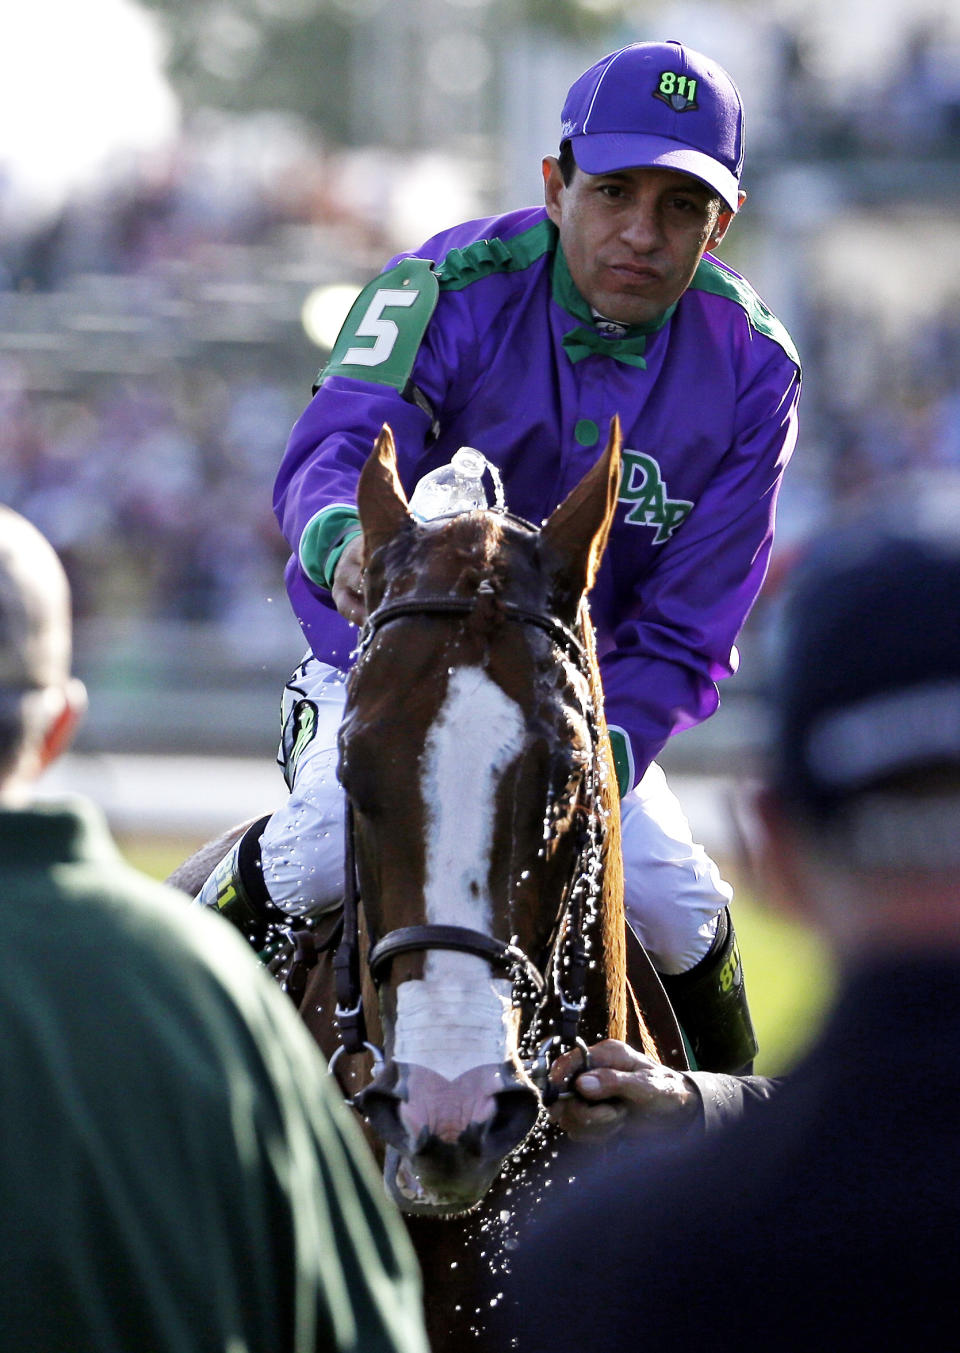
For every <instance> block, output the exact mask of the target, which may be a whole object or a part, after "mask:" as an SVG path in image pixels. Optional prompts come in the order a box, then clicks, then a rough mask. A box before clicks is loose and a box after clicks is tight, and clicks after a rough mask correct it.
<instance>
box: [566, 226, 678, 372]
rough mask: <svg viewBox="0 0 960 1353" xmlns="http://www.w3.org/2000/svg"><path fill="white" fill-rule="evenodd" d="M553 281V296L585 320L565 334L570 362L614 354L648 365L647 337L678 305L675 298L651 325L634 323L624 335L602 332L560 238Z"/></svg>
mask: <svg viewBox="0 0 960 1353" xmlns="http://www.w3.org/2000/svg"><path fill="white" fill-rule="evenodd" d="M552 282H553V299H554V300H555V301H556V302H557V304H558V305H559V306H561V307H562V308H563V309H564V310H566V312H567V314H568V315H572V316H573V317H574V319H578V320H581V321H583V322H582V323H581V324H579V325H578V326H577V327H576V328H575V329H570V330H569V331H568V332H567V333H565V334H564V335H563V339H562V342H563V347H564V351H565V352H566V354H567V356H568V357H569V358H570V360H571V362H582V361H583V359H584V358H585V357H593V356H600V357H612V358H613V359H614V361H616V362H625V363H627V365H628V366H636V367H640V368H644V367H646V365H647V362H646V358H645V357H644V353H645V352H646V348H647V339H648V337H649V336H650V334H655V333H656V332H657V330H658V329H662V328H663V326H664V325H665V324H666V322H667V320H668V319H669V318H670V316H671V315H672V314H673V312H674V310H676V308H677V303H676V301H674V303H673V305H671V306H669V307H668V309H666V310H665V311H664V312H663V314H662V315H660V316H659V317H658V318H657V319H655V320H651V321H650V323H649V324H631V325H629V326H628V327H627V328H626V329H625V330H624V331H623V333H622V334H605V333H603V332H601V331H600V330H599V329H597V328H596V327H595V324H596V320H595V318H594V316H593V313H592V312H591V310H590V307H589V306H588V305H587V303H586V301H585V300H584V299H583V297H582V296H581V295H580V293H579V291H578V290H577V288H576V286H575V285H574V282H573V278H572V277H571V276H570V269H569V268H568V267H567V260H566V258H565V257H564V254H563V248H562V246H561V245H560V242H559V240H558V241H557V249H556V253H555V254H554V256H553V272H552Z"/></svg>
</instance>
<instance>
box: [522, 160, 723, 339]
mask: <svg viewBox="0 0 960 1353" xmlns="http://www.w3.org/2000/svg"><path fill="white" fill-rule="evenodd" d="M543 178H544V185H545V199H546V206H547V214H548V215H549V217H550V219H551V221H553V223H554V224H555V225H556V226H557V228H558V230H559V231H560V242H561V244H562V245H563V252H564V255H565V256H566V260H567V265H568V267H569V269H570V275H571V276H572V278H573V281H574V283H575V284H576V287H577V290H578V291H579V292H580V295H581V296H582V297H583V298H584V300H585V301H587V302H588V304H590V305H592V306H593V308H594V309H595V310H597V311H599V313H600V314H601V315H603V316H604V317H605V318H607V319H613V320H618V321H619V322H620V323H621V324H647V323H650V322H651V321H653V320H656V319H658V318H659V317H660V315H662V314H663V312H664V311H665V310H666V309H667V308H668V306H671V305H672V304H673V303H674V301H676V300H678V299H679V298H680V296H681V295H682V294H683V292H684V291H686V289H687V287H688V286H689V285H690V282H691V280H692V278H693V274H694V272H695V271H696V268H697V264H698V263H699V262H700V259H701V258H702V256H703V253H704V250H705V249H712V248H715V247H716V245H718V244H719V243H720V241H721V240H722V239H723V236H724V234H725V233H726V229H727V226H728V225H729V224H730V222H731V220H732V219H733V212H732V211H730V210H729V208H727V207H725V206H724V205H723V203H722V202H720V201H719V199H718V198H717V197H716V195H715V194H713V193H712V192H711V190H710V189H709V188H708V187H707V186H706V184H704V183H701V182H700V180H699V179H695V178H692V177H691V176H690V175H689V174H682V173H680V172H679V171H677V170H675V169H621V170H618V171H617V172H616V173H611V174H585V173H583V172H582V171H581V170H580V169H575V170H574V174H573V178H572V179H571V181H570V183H569V184H564V182H563V177H562V175H561V173H560V166H559V163H558V162H557V160H556V159H555V158H554V157H553V156H549V157H548V158H547V159H545V160H544V162H543ZM741 200H742V195H741Z"/></svg>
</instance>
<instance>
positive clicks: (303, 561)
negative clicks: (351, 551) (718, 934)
mask: <svg viewBox="0 0 960 1353" xmlns="http://www.w3.org/2000/svg"><path fill="white" fill-rule="evenodd" d="M360 532H361V527H360V518H359V517H358V515H357V509H356V508H355V507H346V506H341V505H340V504H334V505H332V506H331V507H324V508H321V510H320V511H319V512H318V513H316V515H315V516H313V517H311V518H310V520H309V521H308V522H307V524H306V526H305V527H304V528H303V533H302V535H301V536H300V548H299V550H298V551H297V556H298V558H299V560H300V567H301V568H302V569H303V571H304V573H305V574H306V575H307V577H308V578H309V579H310V581H311V582H313V583H316V584H317V586H318V587H326V588H327V589H330V588H331V587H332V586H333V575H334V572H335V570H336V567H337V564H338V563H339V562H340V556H341V554H343V552H344V550H345V549H346V548H347V546H348V545H349V544H350V542H351V540H353V538H354V536H358V535H360Z"/></svg>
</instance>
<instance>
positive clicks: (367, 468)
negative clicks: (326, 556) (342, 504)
mask: <svg viewBox="0 0 960 1353" xmlns="http://www.w3.org/2000/svg"><path fill="white" fill-rule="evenodd" d="M357 511H358V512H359V513H360V525H361V526H362V527H363V545H364V556H365V558H366V560H367V561H368V562H369V560H370V558H371V556H372V555H373V553H374V552H375V551H376V550H378V549H379V548H380V546H381V545H385V544H386V543H387V541H388V540H390V539H392V538H393V536H395V535H396V533H397V531H399V530H400V528H401V527H402V526H404V525H405V524H406V523H408V522H409V521H410V513H409V510H408V508H407V495H406V494H405V493H404V491H403V485H402V484H401V483H400V477H399V475H398V474H397V448H396V445H395V443H394V440H393V432H392V431H391V429H390V427H389V425H388V424H387V423H384V425H383V427H382V428H381V430H380V435H379V436H378V438H377V440H376V441H375V442H374V445H373V450H372V451H371V453H370V455H369V456H368V457H367V462H366V464H365V465H364V467H363V469H362V470H361V472H360V480H359V482H358V484H357Z"/></svg>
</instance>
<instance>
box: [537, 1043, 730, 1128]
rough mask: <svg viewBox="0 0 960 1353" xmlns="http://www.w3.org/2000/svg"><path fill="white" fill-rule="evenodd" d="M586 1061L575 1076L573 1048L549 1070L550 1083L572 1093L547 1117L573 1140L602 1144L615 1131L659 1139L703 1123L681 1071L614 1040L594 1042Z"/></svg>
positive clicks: (579, 1058)
mask: <svg viewBox="0 0 960 1353" xmlns="http://www.w3.org/2000/svg"><path fill="white" fill-rule="evenodd" d="M590 1063H591V1065H590V1069H589V1070H588V1071H583V1072H580V1074H579V1075H578V1074H577V1073H578V1071H579V1070H580V1068H581V1067H582V1065H583V1054H582V1053H581V1052H580V1050H579V1048H574V1049H572V1050H571V1051H570V1052H565V1053H564V1054H563V1056H562V1057H558V1058H557V1060H556V1062H555V1063H554V1065H553V1066H552V1068H551V1070H550V1079H551V1080H552V1081H558V1082H560V1083H566V1088H569V1089H573V1090H574V1092H575V1093H574V1095H573V1096H572V1098H570V1099H560V1100H557V1101H556V1103H554V1104H553V1105H551V1107H550V1116H551V1118H553V1120H554V1122H555V1123H557V1124H558V1125H559V1126H560V1127H561V1128H562V1129H563V1131H564V1132H565V1133H567V1135H568V1136H569V1137H572V1138H573V1140H574V1141H579V1142H589V1141H603V1140H605V1139H606V1138H609V1137H612V1136H614V1135H615V1134H617V1133H624V1134H625V1135H629V1136H632V1137H660V1136H662V1135H663V1134H664V1133H669V1132H676V1131H681V1130H683V1129H684V1128H686V1127H688V1126H690V1125H692V1124H695V1123H698V1122H702V1121H703V1107H702V1103H701V1100H700V1095H699V1093H698V1092H697V1089H696V1087H695V1085H694V1082H693V1081H692V1080H691V1079H690V1078H689V1077H688V1076H686V1075H685V1074H684V1073H683V1072H682V1071H673V1070H671V1069H670V1067H666V1066H661V1065H660V1063H659V1062H654V1061H653V1060H652V1059H651V1058H650V1057H647V1056H645V1055H644V1054H643V1053H642V1052H637V1051H635V1050H634V1049H633V1048H631V1047H629V1046H628V1044H626V1043H621V1042H620V1041H619V1040H618V1039H615V1038H608V1039H605V1040H604V1041H603V1042H602V1043H596V1044H594V1046H593V1047H592V1048H591V1049H590ZM571 1078H572V1079H571Z"/></svg>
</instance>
